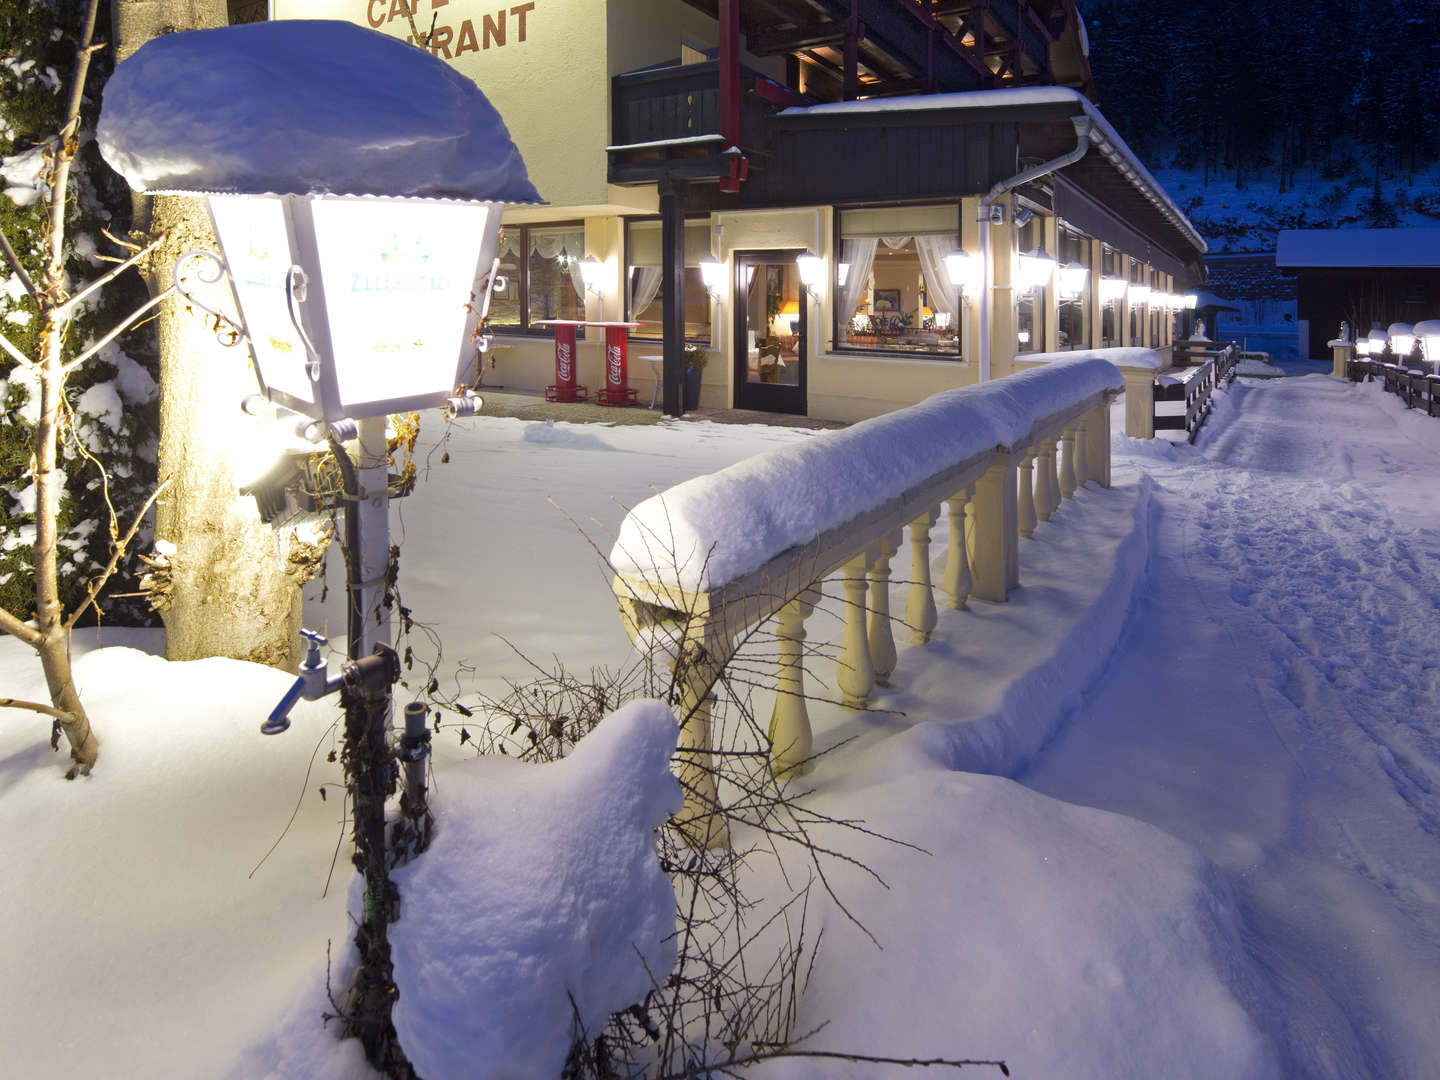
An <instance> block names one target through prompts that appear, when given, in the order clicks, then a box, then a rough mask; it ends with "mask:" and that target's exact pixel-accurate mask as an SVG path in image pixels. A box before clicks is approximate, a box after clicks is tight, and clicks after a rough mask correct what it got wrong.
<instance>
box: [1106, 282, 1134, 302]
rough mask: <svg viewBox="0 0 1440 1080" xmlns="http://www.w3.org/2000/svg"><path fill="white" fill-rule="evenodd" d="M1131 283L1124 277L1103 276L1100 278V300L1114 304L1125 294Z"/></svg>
mask: <svg viewBox="0 0 1440 1080" xmlns="http://www.w3.org/2000/svg"><path fill="white" fill-rule="evenodd" d="M1129 287H1130V283H1129V282H1128V281H1126V280H1125V279H1124V278H1123V277H1102V278H1101V279H1100V302H1101V303H1104V304H1113V303H1115V302H1116V301H1117V300H1119V299H1121V298H1122V297H1123V296H1124V295H1125V290H1126V289H1127V288H1129Z"/></svg>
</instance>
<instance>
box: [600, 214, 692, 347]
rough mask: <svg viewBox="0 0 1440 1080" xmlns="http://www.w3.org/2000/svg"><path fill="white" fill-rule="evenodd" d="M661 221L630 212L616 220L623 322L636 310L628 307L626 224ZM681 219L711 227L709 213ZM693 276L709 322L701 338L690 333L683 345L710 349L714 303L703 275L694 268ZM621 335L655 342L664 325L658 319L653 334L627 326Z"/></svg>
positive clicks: (628, 231) (649, 215) (627, 234)
mask: <svg viewBox="0 0 1440 1080" xmlns="http://www.w3.org/2000/svg"><path fill="white" fill-rule="evenodd" d="M662 220H663V219H662V218H661V217H660V215H659V214H634V215H631V216H628V217H622V218H621V219H620V222H621V225H620V257H621V260H622V262H621V274H620V289H621V295H622V296H623V298H624V300H625V305H624V307H623V308H622V310H623V311H624V313H625V321H626V322H633V321H634V320H635V317H636V315H637V313H636V312H633V311H631V310H630V271H631V269H632V267H631V264H630V226H631V225H644V224H649V223H651V222H660V221H662ZM683 221H684V226H688V225H690V224H691V223H692V222H697V221H703V222H705V227H706V229H709V228H710V227H711V226H710V215H709V214H687V215H686V216H685V218H684V219H683ZM684 226H682V228H683V227H684ZM711 258H714V255H713V253H712V254H711ZM690 269H691V268H690V267H688V266H687V267H685V268H684V270H685V272H686V273H689V271H690ZM696 276H697V278H699V282H700V291H701V292H702V293H704V294H705V300H706V305H707V307H709V308H710V324H709V325H710V335H709V336H708V337H703V338H702V337H690V336H688V335H686V336H685V338H684V340H685V343H686V344H687V345H705V346H707V347H710V348H713V347H714V345H715V311H714V304H713V303H711V301H710V290H709V289H707V288H706V287H705V280H704V278H703V277H699V271H698V270H696ZM661 287H662V288H663V287H664V282H663V281H662V282H661ZM686 292H687V294H688V292H689V290H688V289H687V290H686ZM652 303H653V301H652ZM625 336H626V337H627V338H628V339H629V340H631V341H635V342H639V343H641V344H645V345H658V344H659V343H660V342H661V341H663V340H664V337H665V327H664V324H663V320H662V323H661V326H660V327H659V329H658V330H656V331H655V333H654V334H649V333H646V332H644V331H641V330H640V329H639V328H638V327H631V328H630V329H628V330H627V331H626V332H625Z"/></svg>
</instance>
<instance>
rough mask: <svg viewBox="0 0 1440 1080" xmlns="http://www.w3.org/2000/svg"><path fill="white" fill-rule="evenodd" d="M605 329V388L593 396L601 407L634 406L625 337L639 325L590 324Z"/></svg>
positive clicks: (633, 390)
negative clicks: (627, 366)
mask: <svg viewBox="0 0 1440 1080" xmlns="http://www.w3.org/2000/svg"><path fill="white" fill-rule="evenodd" d="M590 325H592V326H603V327H605V387H604V389H602V390H601V391H600V392H599V393H598V394H596V395H595V400H596V402H598V403H599V404H601V405H635V404H637V402H636V400H635V388H634V387H633V386H631V385H629V382H628V379H627V376H628V372H627V370H626V359H627V357H626V344H627V342H626V335H627V334H628V333H629V331H630V328H631V327H632V326H639V325H640V324H639V323H591V324H590Z"/></svg>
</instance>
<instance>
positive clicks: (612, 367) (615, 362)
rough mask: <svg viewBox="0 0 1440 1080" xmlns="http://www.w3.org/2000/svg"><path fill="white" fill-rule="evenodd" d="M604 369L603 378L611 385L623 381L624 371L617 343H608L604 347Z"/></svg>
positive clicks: (617, 384) (616, 384)
mask: <svg viewBox="0 0 1440 1080" xmlns="http://www.w3.org/2000/svg"><path fill="white" fill-rule="evenodd" d="M605 352H606V371H605V378H606V380H607V381H608V382H609V383H610V385H611V386H619V385H620V384H621V383H622V382H624V381H625V371H624V368H623V366H622V365H621V355H620V346H619V345H610V346H608V347H607V348H606V350H605Z"/></svg>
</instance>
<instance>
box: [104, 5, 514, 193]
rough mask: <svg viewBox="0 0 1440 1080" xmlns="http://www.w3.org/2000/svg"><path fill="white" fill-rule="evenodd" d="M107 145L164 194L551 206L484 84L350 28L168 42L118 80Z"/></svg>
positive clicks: (119, 163)
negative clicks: (408, 199)
mask: <svg viewBox="0 0 1440 1080" xmlns="http://www.w3.org/2000/svg"><path fill="white" fill-rule="evenodd" d="M98 140H99V144H100V152H101V153H102V154H103V155H104V157H105V160H106V161H108V162H109V163H110V165H111V167H112V168H114V169H115V171H116V172H118V173H120V175H121V176H123V177H124V178H125V179H126V181H127V182H128V183H129V184H130V186H131V187H133V188H135V189H136V190H137V191H147V192H151V193H174V192H209V193H216V192H224V193H233V194H267V193H270V194H284V195H309V194H320V193H330V194H347V195H408V196H421V197H430V198H449V199H479V200H487V201H496V202H522V203H531V202H540V201H541V200H540V195H539V193H538V192H537V191H536V190H535V187H534V185H532V184H531V183H530V180H529V177H528V176H527V174H526V171H525V162H524V160H523V159H522V158H521V156H520V151H519V150H518V149H516V147H515V144H514V143H513V142H511V140H510V133H509V131H507V130H506V128H505V122H504V121H503V120H502V119H501V117H500V114H499V113H498V112H497V111H496V110H495V107H494V106H493V105H491V104H490V102H489V101H488V100H487V99H486V97H485V95H484V94H483V93H481V92H480V88H479V87H477V86H476V85H475V84H474V83H473V82H471V81H470V80H469V79H467V78H466V77H465V76H463V75H461V74H459V73H458V72H456V71H455V70H454V69H453V68H451V67H450V66H449V65H448V64H446V63H444V62H443V61H441V60H439V59H437V58H436V57H434V56H432V55H431V54H430V53H428V52H426V51H425V50H423V49H417V48H415V47H414V46H412V45H407V44H406V43H405V42H403V41H400V40H399V39H397V38H392V37H388V36H386V35H385V34H381V33H378V32H376V31H374V30H369V29H366V28H364V27H360V26H356V25H354V24H353V23H348V22H340V21H332V20H283V21H279V22H264V23H252V24H249V25H245V26H231V27H225V28H223V29H218V30H191V31H185V32H182V33H176V34H168V35H166V36H164V37H159V38H155V39H154V40H152V41H149V42H147V43H146V44H145V45H143V46H142V47H141V48H140V49H138V50H137V51H136V52H135V53H134V55H132V56H130V57H129V58H128V59H126V60H125V61H123V62H122V63H121V64H120V65H119V66H117V67H116V69H115V73H114V74H113V75H112V76H111V77H110V80H109V82H108V83H106V85H105V94H104V99H103V102H102V105H101V112H100V124H99V128H98Z"/></svg>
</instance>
